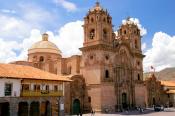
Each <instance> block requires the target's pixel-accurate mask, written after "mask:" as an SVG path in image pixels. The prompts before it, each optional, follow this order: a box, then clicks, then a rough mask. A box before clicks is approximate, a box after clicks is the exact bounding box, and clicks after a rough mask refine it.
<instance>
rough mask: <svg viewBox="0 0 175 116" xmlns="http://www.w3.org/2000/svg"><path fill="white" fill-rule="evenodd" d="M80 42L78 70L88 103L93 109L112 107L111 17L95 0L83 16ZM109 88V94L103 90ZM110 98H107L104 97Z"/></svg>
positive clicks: (99, 110) (113, 99) (113, 103)
mask: <svg viewBox="0 0 175 116" xmlns="http://www.w3.org/2000/svg"><path fill="white" fill-rule="evenodd" d="M83 28H84V43H83V47H82V48H80V50H81V51H82V66H81V69H82V74H83V76H84V78H85V81H86V86H87V88H88V96H89V98H90V99H91V100H90V101H91V107H92V109H93V110H95V111H97V112H103V111H104V109H106V108H112V111H114V109H115V105H116V102H115V101H116V97H115V88H114V84H113V77H114V76H113V63H112V62H113V58H114V51H113V46H112V45H113V44H112V43H113V40H114V39H115V38H114V32H113V29H112V18H111V16H110V15H109V13H108V11H107V10H104V9H103V8H102V7H101V6H100V4H99V2H96V4H95V6H94V7H93V8H91V9H90V10H89V11H88V13H87V15H86V16H85V18H84V25H83ZM109 91H110V94H106V93H108V92H109ZM108 98H110V99H108Z"/></svg>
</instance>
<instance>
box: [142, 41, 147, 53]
mask: <svg viewBox="0 0 175 116" xmlns="http://www.w3.org/2000/svg"><path fill="white" fill-rule="evenodd" d="M145 49H146V43H143V44H142V51H144V50H145Z"/></svg>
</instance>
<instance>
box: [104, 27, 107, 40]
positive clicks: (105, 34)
mask: <svg viewBox="0 0 175 116" xmlns="http://www.w3.org/2000/svg"><path fill="white" fill-rule="evenodd" d="M103 38H104V39H107V30H106V29H103Z"/></svg>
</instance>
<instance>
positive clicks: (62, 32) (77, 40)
mask: <svg viewBox="0 0 175 116" xmlns="http://www.w3.org/2000/svg"><path fill="white" fill-rule="evenodd" d="M82 25H83V21H79V20H78V21H75V22H69V23H67V24H65V25H64V26H63V27H61V28H60V29H59V30H58V34H56V35H55V36H54V34H53V33H52V32H48V34H49V37H50V39H51V41H53V42H54V43H55V44H56V45H57V46H58V47H59V48H60V50H61V51H62V55H63V56H64V57H68V56H71V55H75V54H81V52H80V50H79V48H80V47H82V46H83V38H84V37H83V28H82Z"/></svg>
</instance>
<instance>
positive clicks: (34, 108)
mask: <svg viewBox="0 0 175 116" xmlns="http://www.w3.org/2000/svg"><path fill="white" fill-rule="evenodd" d="M39 114H40V111H39V102H32V103H31V104H30V116H39Z"/></svg>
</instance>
